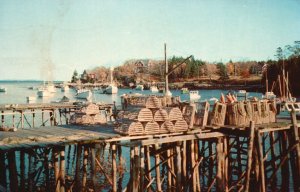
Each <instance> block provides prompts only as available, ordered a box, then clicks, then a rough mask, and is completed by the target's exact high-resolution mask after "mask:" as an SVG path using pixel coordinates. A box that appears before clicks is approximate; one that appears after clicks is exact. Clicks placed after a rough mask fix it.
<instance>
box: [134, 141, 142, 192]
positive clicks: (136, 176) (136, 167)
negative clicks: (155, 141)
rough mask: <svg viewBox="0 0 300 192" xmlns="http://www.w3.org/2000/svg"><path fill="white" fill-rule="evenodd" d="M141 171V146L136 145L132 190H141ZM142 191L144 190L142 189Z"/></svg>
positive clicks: (136, 191)
mask: <svg viewBox="0 0 300 192" xmlns="http://www.w3.org/2000/svg"><path fill="white" fill-rule="evenodd" d="M139 171H140V158H139V148H138V147H137V146H135V147H134V158H133V169H132V172H133V173H132V176H133V178H132V182H133V183H132V192H138V191H139V183H140V180H139ZM141 191H142V190H141Z"/></svg>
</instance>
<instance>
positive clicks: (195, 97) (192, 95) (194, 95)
mask: <svg viewBox="0 0 300 192" xmlns="http://www.w3.org/2000/svg"><path fill="white" fill-rule="evenodd" d="M189 98H190V100H199V99H200V98H201V95H199V92H198V91H190V92H189Z"/></svg>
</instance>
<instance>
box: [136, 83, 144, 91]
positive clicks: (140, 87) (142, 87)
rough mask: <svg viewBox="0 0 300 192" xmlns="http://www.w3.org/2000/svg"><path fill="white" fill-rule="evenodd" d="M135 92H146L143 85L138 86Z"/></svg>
mask: <svg viewBox="0 0 300 192" xmlns="http://www.w3.org/2000/svg"><path fill="white" fill-rule="evenodd" d="M135 90H140V91H143V90H144V85H141V84H139V85H137V86H136V88H135Z"/></svg>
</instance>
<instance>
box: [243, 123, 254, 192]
mask: <svg viewBox="0 0 300 192" xmlns="http://www.w3.org/2000/svg"><path fill="white" fill-rule="evenodd" d="M248 131H249V142H248V155H247V170H246V171H247V173H246V179H245V191H249V184H250V174H251V168H252V160H253V159H252V154H253V147H254V146H253V143H254V133H255V122H254V121H250V127H249V130H248Z"/></svg>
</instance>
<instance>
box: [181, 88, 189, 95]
mask: <svg viewBox="0 0 300 192" xmlns="http://www.w3.org/2000/svg"><path fill="white" fill-rule="evenodd" d="M188 93H189V89H188V88H186V87H183V88H181V94H188Z"/></svg>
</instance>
